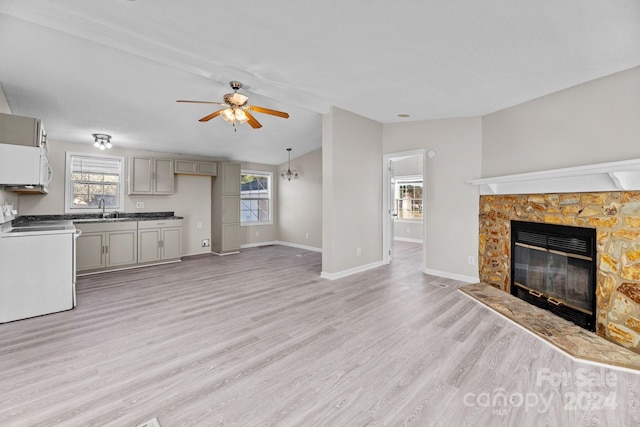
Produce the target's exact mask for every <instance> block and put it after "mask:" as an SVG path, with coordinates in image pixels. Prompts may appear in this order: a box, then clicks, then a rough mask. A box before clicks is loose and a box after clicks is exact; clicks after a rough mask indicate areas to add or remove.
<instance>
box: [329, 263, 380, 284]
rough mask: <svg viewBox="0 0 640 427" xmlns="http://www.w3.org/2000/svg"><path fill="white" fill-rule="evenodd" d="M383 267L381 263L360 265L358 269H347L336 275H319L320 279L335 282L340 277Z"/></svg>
mask: <svg viewBox="0 0 640 427" xmlns="http://www.w3.org/2000/svg"><path fill="white" fill-rule="evenodd" d="M381 265H384V264H383V262H382V261H376V262H372V263H371V264H365V265H360V266H358V267H353V268H349V269H347V270H342V271H339V272H337V273H327V272H326V271H323V272H322V273H320V277H322V278H323V279H329V280H336V279H340V278H342V277H347V276H351V275H352V274H356V273H362V272H363V271H367V270H371V269H372V268H377V267H380V266H381Z"/></svg>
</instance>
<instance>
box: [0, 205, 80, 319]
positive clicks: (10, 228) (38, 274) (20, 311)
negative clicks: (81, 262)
mask: <svg viewBox="0 0 640 427" xmlns="http://www.w3.org/2000/svg"><path fill="white" fill-rule="evenodd" d="M12 220H13V216H12V215H3V216H2V218H0V221H3V223H1V224H0V274H1V275H2V280H0V323H5V322H11V321H14V320H20V319H26V318H29V317H35V316H41V315H44V314H50V313H56V312H60V311H65V310H70V309H72V308H73V307H74V306H75V303H76V296H75V276H76V275H75V248H76V237H77V234H76V229H75V227H74V226H73V223H72V222H71V221H34V222H26V223H21V224H19V225H12Z"/></svg>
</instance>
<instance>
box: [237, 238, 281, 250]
mask: <svg viewBox="0 0 640 427" xmlns="http://www.w3.org/2000/svg"><path fill="white" fill-rule="evenodd" d="M277 244H278V242H277V241H275V240H272V241H270V242H258V243H245V244H243V245H240V249H247V248H257V247H260V246H270V245H277Z"/></svg>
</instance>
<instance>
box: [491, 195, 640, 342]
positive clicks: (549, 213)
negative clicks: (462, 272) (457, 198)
mask: <svg viewBox="0 0 640 427" xmlns="http://www.w3.org/2000/svg"><path fill="white" fill-rule="evenodd" d="M512 220H513V221H521V222H532V223H540V224H557V225H568V226H573V227H584V228H591V229H595V231H596V260H595V268H596V275H595V276H596V285H595V299H596V304H595V306H596V319H595V323H596V324H595V331H596V333H597V334H598V335H599V336H602V337H604V338H606V339H608V340H610V341H612V342H614V343H617V344H619V345H621V346H624V347H626V348H628V349H630V350H632V351H634V352H636V353H640V191H606V192H591V193H589V192H584V193H583V192H580V193H554V194H551V193H549V194H513V195H509V194H505V195H481V196H480V221H479V227H480V230H479V254H478V255H479V256H478V266H479V275H480V280H481V281H482V282H485V283H488V284H490V285H492V286H494V287H496V288H499V289H501V290H503V291H505V292H511V291H512V289H511V274H512V273H511V272H512V270H511V268H512V265H511V263H512V255H513V254H512V247H511V221H512Z"/></svg>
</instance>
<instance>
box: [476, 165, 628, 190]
mask: <svg viewBox="0 0 640 427" xmlns="http://www.w3.org/2000/svg"><path fill="white" fill-rule="evenodd" d="M468 182H469V183H470V184H473V185H477V186H478V187H479V189H480V194H482V195H486V194H541V193H584V192H598V191H640V159H634V160H623V161H620V162H610V163H598V164H593V165H586V166H575V167H570V168H563V169H551V170H546V171H539V172H528V173H521V174H516V175H504V176H496V177H492V178H479V179H474V180H471V181H468Z"/></svg>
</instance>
